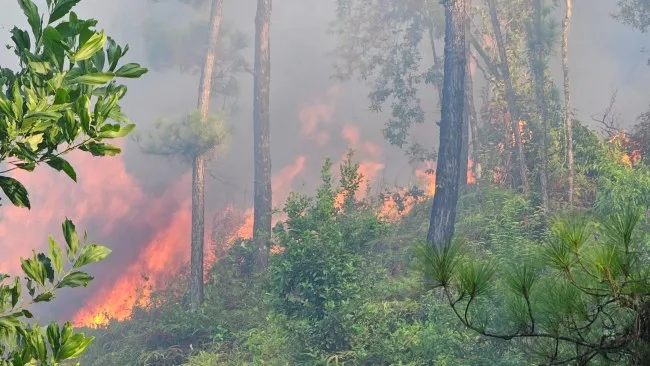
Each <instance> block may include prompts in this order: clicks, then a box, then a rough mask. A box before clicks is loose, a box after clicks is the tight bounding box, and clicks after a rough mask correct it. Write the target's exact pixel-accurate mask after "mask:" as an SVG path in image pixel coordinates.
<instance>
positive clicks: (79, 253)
mask: <svg viewBox="0 0 650 366" xmlns="http://www.w3.org/2000/svg"><path fill="white" fill-rule="evenodd" d="M62 230H63V236H64V238H65V242H66V246H65V257H66V259H67V261H68V262H69V264H70V265H71V266H70V268H69V269H68V270H65V271H64V269H65V268H64V267H65V266H64V256H63V251H62V250H61V246H60V245H59V244H58V243H57V242H56V241H55V240H54V238H53V237H52V236H50V237H49V245H48V246H49V253H48V254H47V255H46V254H44V253H38V254H37V253H35V252H34V254H33V256H32V258H26V259H25V258H21V268H22V271H23V273H24V281H21V279H20V277H18V276H16V277H14V278H13V279H11V278H10V276H8V275H5V274H0V339H2V340H3V341H4V342H3V343H5V345H0V359H1V361H2V364H3V365H4V364H8V362H11V364H13V365H26V364H30V362H35V361H38V362H40V363H41V364H43V365H56V364H58V363H59V362H61V361H64V360H69V359H73V358H76V357H79V356H80V355H81V354H83V353H84V352H85V350H86V348H87V347H88V346H89V345H90V342H92V340H93V337H85V336H84V335H83V334H81V333H77V334H74V333H73V330H72V326H71V324H70V323H66V324H64V325H63V327H60V326H59V325H58V324H56V323H51V324H49V325H48V326H47V327H45V328H41V327H39V326H38V324H37V323H36V322H34V323H33V324H31V326H30V324H27V323H26V321H27V320H28V319H32V318H33V315H32V313H31V311H30V310H29V309H28V307H29V306H31V305H34V304H36V303H42V302H50V301H52V300H53V299H54V298H55V297H56V291H58V290H60V289H63V288H66V287H70V288H74V287H80V286H84V287H85V286H87V285H88V283H90V281H92V280H93V277H92V276H91V275H89V274H88V273H86V272H84V271H81V268H82V267H85V266H87V265H89V264H92V263H96V262H99V261H102V260H104V259H105V258H106V257H108V255H109V254H110V253H111V250H110V249H108V248H106V247H104V246H101V245H97V244H95V243H87V235H86V234H84V238H83V241H80V240H79V237H78V234H77V231H76V228H75V225H74V224H73V223H72V221H70V220H69V219H66V220H65V221H64V222H63V224H62ZM25 290H26V291H27V294H29V299H26V298H25V294H24V293H25ZM12 345H13V346H14V347H12ZM16 346H20V347H16Z"/></svg>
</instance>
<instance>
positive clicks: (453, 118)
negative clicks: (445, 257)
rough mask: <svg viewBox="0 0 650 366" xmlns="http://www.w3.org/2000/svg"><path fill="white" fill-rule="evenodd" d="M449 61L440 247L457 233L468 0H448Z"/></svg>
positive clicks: (434, 220) (435, 213) (436, 237)
mask: <svg viewBox="0 0 650 366" xmlns="http://www.w3.org/2000/svg"><path fill="white" fill-rule="evenodd" d="M443 5H444V6H445V60H444V81H443V88H442V112H441V121H440V146H439V150H438V164H437V168H436V194H435V195H434V197H433V207H432V209H431V220H430V223H429V232H428V234H427V240H428V242H429V243H430V244H432V245H435V246H436V247H438V248H440V247H442V246H444V245H447V243H448V242H449V240H451V238H452V237H453V235H454V225H455V224H456V205H457V203H458V185H459V184H458V183H459V179H460V176H459V175H460V172H461V164H462V163H463V162H462V160H461V151H462V143H463V141H462V138H463V136H462V135H463V119H464V118H463V117H464V109H465V84H466V81H465V70H466V69H467V66H466V64H467V47H466V42H465V28H466V24H465V0H446V1H443Z"/></svg>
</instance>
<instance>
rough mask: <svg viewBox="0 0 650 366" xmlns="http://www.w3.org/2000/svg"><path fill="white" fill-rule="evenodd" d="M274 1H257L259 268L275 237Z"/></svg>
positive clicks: (255, 129) (255, 114) (256, 213)
mask: <svg viewBox="0 0 650 366" xmlns="http://www.w3.org/2000/svg"><path fill="white" fill-rule="evenodd" d="M270 27H271V0H258V1H257V16H256V18H255V75H254V79H255V81H254V94H255V100H254V102H253V134H254V138H253V145H254V146H253V154H254V164H255V178H254V180H255V183H254V185H255V188H254V190H255V193H254V200H255V202H254V214H253V242H254V243H255V248H256V253H255V264H256V268H257V269H258V270H262V269H264V268H266V265H267V263H268V255H269V245H268V244H269V240H270V238H271V205H272V192H271V137H270V111H269V99H270V88H271V47H270Z"/></svg>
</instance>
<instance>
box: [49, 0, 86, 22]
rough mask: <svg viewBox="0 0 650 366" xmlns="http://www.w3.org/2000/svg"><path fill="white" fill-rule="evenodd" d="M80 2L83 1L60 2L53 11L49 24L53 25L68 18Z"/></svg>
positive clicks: (68, 0)
mask: <svg viewBox="0 0 650 366" xmlns="http://www.w3.org/2000/svg"><path fill="white" fill-rule="evenodd" d="M79 1H81V0H58V1H57V2H56V5H54V8H53V9H52V13H51V14H50V19H48V24H52V23H54V22H56V21H57V20H59V19H61V18H63V17H64V16H66V15H67V14H68V13H69V12H70V10H72V8H73V7H74V6H75V5H77V4H78V3H79Z"/></svg>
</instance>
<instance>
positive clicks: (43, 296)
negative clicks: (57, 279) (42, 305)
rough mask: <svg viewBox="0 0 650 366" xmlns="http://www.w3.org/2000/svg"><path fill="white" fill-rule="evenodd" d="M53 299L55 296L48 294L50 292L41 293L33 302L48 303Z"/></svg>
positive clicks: (51, 293) (52, 293)
mask: <svg viewBox="0 0 650 366" xmlns="http://www.w3.org/2000/svg"><path fill="white" fill-rule="evenodd" d="M55 297H56V295H55V294H54V292H50V291H48V292H43V293H42V294H38V296H36V297H35V298H34V302H49V301H51V300H52V299H53V298H55Z"/></svg>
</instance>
